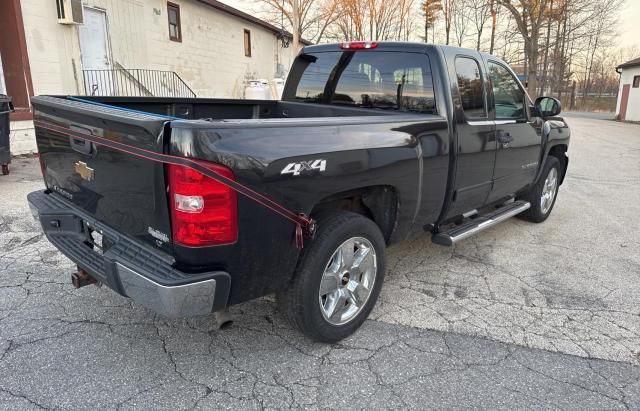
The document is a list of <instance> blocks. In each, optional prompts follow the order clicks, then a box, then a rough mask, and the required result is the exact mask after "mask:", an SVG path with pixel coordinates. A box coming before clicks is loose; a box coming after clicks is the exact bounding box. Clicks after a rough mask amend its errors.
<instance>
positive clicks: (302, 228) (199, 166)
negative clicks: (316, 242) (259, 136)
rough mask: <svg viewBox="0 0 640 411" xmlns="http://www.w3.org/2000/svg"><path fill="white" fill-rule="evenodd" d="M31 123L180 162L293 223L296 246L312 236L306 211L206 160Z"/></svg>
mask: <svg viewBox="0 0 640 411" xmlns="http://www.w3.org/2000/svg"><path fill="white" fill-rule="evenodd" d="M33 123H34V125H35V126H38V127H42V128H44V129H47V130H50V131H54V132H56V133H60V134H65V135H68V136H70V137H75V138H80V139H83V140H89V141H90V142H92V143H94V144H97V145H100V146H105V147H108V148H111V149H113V150H116V151H121V152H124V153H127V154H131V155H133V156H136V157H140V158H144V159H147V160H151V161H155V162H159V163H163V164H174V165H181V166H185V167H189V168H191V169H193V170H195V171H198V172H199V173H202V174H204V175H206V176H207V177H209V178H212V179H214V180H216V181H218V182H219V183H221V184H224V185H225V186H227V187H229V188H231V189H232V190H234V191H235V192H237V193H240V194H242V195H243V196H245V197H247V198H249V199H250V200H253V201H255V202H256V203H258V204H260V205H262V206H264V207H266V208H268V209H270V210H271V211H273V212H275V213H277V214H279V215H280V216H282V217H284V218H286V219H287V220H289V221H291V222H292V223H293V224H295V231H294V244H295V246H296V248H298V249H302V247H303V246H304V238H308V239H313V237H314V235H315V232H316V229H317V224H316V222H315V221H314V220H313V219H311V218H310V217H308V216H307V215H306V214H304V213H295V212H293V211H291V210H289V209H287V208H285V207H284V206H282V205H280V204H279V203H277V202H275V201H274V200H272V199H270V198H268V197H267V196H265V195H264V194H261V193H258V192H256V191H254V190H252V189H251V188H249V187H247V186H245V185H243V184H241V183H239V182H237V181H235V180H231V179H229V178H227V177H225V176H223V175H220V174H218V173H217V172H215V171H214V170H211V169H210V168H209V167H207V163H206V162H205V161H201V160H197V159H190V158H186V157H177V156H172V155H169V154H162V153H156V152H154V151H151V150H147V149H144V148H139V147H135V146H131V145H128V144H125V143H121V142H118V141H114V140H109V139H106V138H103V137H98V136H94V135H92V134H87V133H83V132H80V131H77V130H72V129H70V128H69V127H67V126H63V125H59V124H55V123H52V122H50V121H43V120H34V121H33Z"/></svg>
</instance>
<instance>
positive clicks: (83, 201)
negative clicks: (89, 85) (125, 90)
mask: <svg viewBox="0 0 640 411" xmlns="http://www.w3.org/2000/svg"><path fill="white" fill-rule="evenodd" d="M32 103H33V107H34V124H35V129H36V141H37V145H38V151H39V153H40V159H41V162H42V166H43V175H44V179H45V184H46V186H47V188H48V189H49V190H51V191H53V192H55V194H53V195H60V196H63V197H65V198H66V199H67V200H70V201H71V202H72V203H73V204H75V205H76V206H77V207H79V208H81V209H82V210H83V211H85V212H86V213H88V214H90V215H91V216H93V217H94V218H95V219H96V220H98V221H101V222H103V223H105V224H107V225H108V226H111V227H113V228H114V229H115V230H117V231H118V232H120V233H123V234H127V235H130V236H132V237H135V238H137V239H139V240H141V241H143V242H145V243H147V244H149V245H151V246H153V247H154V248H159V249H163V250H164V251H166V252H168V253H172V248H171V242H170V241H171V237H170V236H171V223H170V217H169V210H168V203H167V194H166V183H165V173H164V167H163V165H162V163H160V162H154V161H151V160H149V159H145V158H143V157H141V156H134V155H132V154H129V153H127V152H126V150H122V149H114V148H110V147H108V146H105V145H101V144H95V143H92V142H91V141H89V140H87V139H83V136H86V137H89V138H90V137H92V136H93V137H99V138H102V139H105V140H109V141H113V142H117V143H120V145H121V146H125V147H126V146H130V147H132V148H135V149H143V150H147V151H151V152H155V153H162V152H163V147H164V143H165V141H164V139H165V138H166V137H167V136H164V129H165V124H166V123H167V122H168V121H170V120H171V118H167V117H164V116H160V115H153V114H145V113H140V112H135V111H131V110H125V109H119V108H113V107H108V106H104V105H96V104H91V103H86V102H82V101H77V100H71V99H66V98H63V97H61V98H57V97H49V96H41V97H34V98H33V99H32Z"/></svg>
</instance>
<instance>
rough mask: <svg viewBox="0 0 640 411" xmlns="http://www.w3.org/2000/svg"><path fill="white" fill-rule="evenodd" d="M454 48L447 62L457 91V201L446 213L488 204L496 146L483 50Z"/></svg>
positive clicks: (455, 108) (455, 212)
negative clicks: (458, 50) (481, 51)
mask: <svg viewBox="0 0 640 411" xmlns="http://www.w3.org/2000/svg"><path fill="white" fill-rule="evenodd" d="M452 50H454V51H453V52H451V54H449V55H448V56H447V65H448V70H449V78H450V79H451V82H452V84H451V87H452V91H454V92H453V93H452V95H453V98H454V115H455V126H456V135H457V147H456V149H457V160H456V173H455V176H456V177H455V194H454V202H453V203H452V204H451V208H450V209H449V212H448V215H447V217H452V216H455V215H458V214H462V213H466V212H467V211H470V210H473V209H476V208H479V207H481V206H483V205H484V204H485V202H486V200H487V196H488V195H489V192H490V191H491V183H492V177H493V167H494V161H495V150H496V141H495V125H494V123H493V121H491V120H490V119H489V110H488V108H487V107H488V106H487V79H486V76H485V74H484V72H483V69H482V67H483V64H482V59H481V57H480V54H479V53H476V52H472V51H467V50H464V54H462V53H459V52H456V51H455V50H456V49H452ZM460 50H461V49H460Z"/></svg>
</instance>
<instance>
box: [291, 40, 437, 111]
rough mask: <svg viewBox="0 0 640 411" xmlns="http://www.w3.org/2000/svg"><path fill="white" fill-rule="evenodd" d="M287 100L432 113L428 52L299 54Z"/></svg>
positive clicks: (432, 100)
mask: <svg viewBox="0 0 640 411" xmlns="http://www.w3.org/2000/svg"><path fill="white" fill-rule="evenodd" d="M290 79H291V80H292V81H294V84H295V85H296V87H295V94H294V95H293V96H292V98H291V97H290V98H289V100H294V101H300V102H306V103H320V104H334V105H345V106H352V107H362V108H372V109H383V110H395V111H401V112H416V113H429V114H435V113H436V102H435V97H434V92H433V79H432V77H431V69H430V65H429V60H428V57H427V55H425V54H421V53H410V52H391V51H389V52H384V51H376V52H372V51H331V52H318V53H314V54H305V55H302V56H300V57H299V58H298V59H297V60H296V63H295V66H294V67H293V68H292V70H291V75H290Z"/></svg>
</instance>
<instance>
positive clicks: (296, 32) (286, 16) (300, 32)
mask: <svg viewBox="0 0 640 411" xmlns="http://www.w3.org/2000/svg"><path fill="white" fill-rule="evenodd" d="M259 2H260V3H261V4H263V5H265V6H266V12H265V13H266V17H267V20H269V21H270V22H272V23H273V24H275V25H283V26H284V27H286V28H288V29H290V30H291V33H292V35H293V40H292V43H293V44H292V48H291V52H292V53H293V55H297V54H298V52H299V51H300V48H301V46H300V44H301V40H302V38H306V39H307V40H309V41H312V42H319V41H320V40H322V38H323V36H324V34H325V31H326V29H327V28H328V27H329V26H330V25H331V24H333V23H334V22H335V21H336V19H337V11H338V3H337V0H259Z"/></svg>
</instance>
